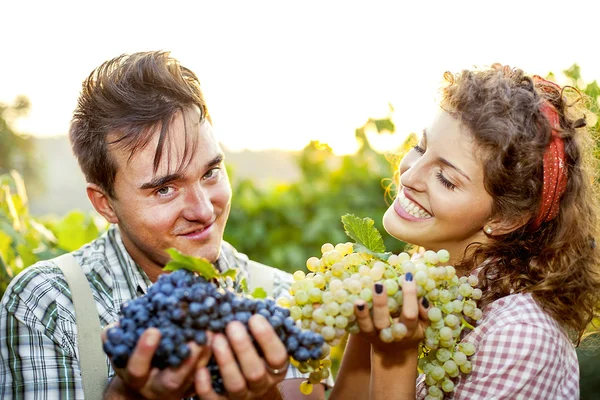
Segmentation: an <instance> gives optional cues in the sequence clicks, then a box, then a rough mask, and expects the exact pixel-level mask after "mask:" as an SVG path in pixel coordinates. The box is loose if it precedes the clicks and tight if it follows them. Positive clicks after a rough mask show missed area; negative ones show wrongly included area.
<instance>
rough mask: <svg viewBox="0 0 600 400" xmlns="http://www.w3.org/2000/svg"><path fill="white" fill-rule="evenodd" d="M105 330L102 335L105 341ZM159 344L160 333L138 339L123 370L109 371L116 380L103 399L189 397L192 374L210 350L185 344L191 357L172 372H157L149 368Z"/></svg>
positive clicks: (177, 399) (150, 332) (149, 331)
mask: <svg viewBox="0 0 600 400" xmlns="http://www.w3.org/2000/svg"><path fill="white" fill-rule="evenodd" d="M108 329H110V326H108V327H106V328H105V329H104V331H103V333H102V339H103V341H105V340H106V331H107V330H108ZM159 342H160V331H159V330H158V329H156V328H149V329H147V330H146V331H145V332H144V333H143V334H142V336H141V337H140V339H139V341H138V343H137V345H136V347H135V349H134V350H133V353H132V354H131V357H130V358H129V361H128V362H127V367H126V368H114V365H113V368H114V370H115V373H116V374H117V376H115V378H114V379H113V380H112V382H111V384H110V385H109V387H108V389H107V390H106V393H105V396H104V398H105V399H115V400H116V399H150V400H152V399H161V400H171V399H174V400H180V399H182V398H184V397H188V396H190V395H193V391H194V373H195V372H196V370H197V368H200V367H204V366H205V365H207V364H208V360H209V359H210V355H211V352H210V347H208V346H202V347H201V346H198V345H197V344H195V343H188V345H189V347H190V350H191V354H190V356H189V357H188V358H187V359H186V360H185V361H184V362H183V363H182V364H181V365H180V366H179V367H177V368H176V369H173V368H166V369H164V370H159V369H158V368H154V367H152V365H151V362H152V357H153V356H154V352H155V351H156V349H157V348H158V345H159Z"/></svg>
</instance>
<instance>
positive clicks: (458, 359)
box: [452, 350, 467, 366]
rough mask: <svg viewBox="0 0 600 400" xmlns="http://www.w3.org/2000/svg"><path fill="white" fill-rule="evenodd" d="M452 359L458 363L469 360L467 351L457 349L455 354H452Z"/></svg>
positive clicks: (461, 363)
mask: <svg viewBox="0 0 600 400" xmlns="http://www.w3.org/2000/svg"><path fill="white" fill-rule="evenodd" d="M452 359H453V360H454V362H455V363H456V365H459V366H460V365H463V364H464V363H465V362H466V361H467V355H466V354H465V353H463V352H462V351H458V350H457V351H455V352H454V354H452Z"/></svg>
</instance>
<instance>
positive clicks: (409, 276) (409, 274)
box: [406, 272, 413, 282]
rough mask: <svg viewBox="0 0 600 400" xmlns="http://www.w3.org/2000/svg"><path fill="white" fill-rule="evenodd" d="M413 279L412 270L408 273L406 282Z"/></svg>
mask: <svg viewBox="0 0 600 400" xmlns="http://www.w3.org/2000/svg"><path fill="white" fill-rule="evenodd" d="M412 280H413V275H412V272H407V273H406V282H411V281H412Z"/></svg>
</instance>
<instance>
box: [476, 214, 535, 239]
mask: <svg viewBox="0 0 600 400" xmlns="http://www.w3.org/2000/svg"><path fill="white" fill-rule="evenodd" d="M529 218H530V216H529V215H528V214H523V215H521V216H519V217H516V218H512V219H509V218H503V217H501V216H499V217H496V218H492V219H490V220H489V221H488V222H487V223H486V224H485V226H484V227H483V231H484V232H485V233H487V234H488V235H489V236H500V235H506V234H507V233H511V232H513V231H516V230H517V229H519V228H520V227H522V226H523V225H525V224H526V223H527V221H529Z"/></svg>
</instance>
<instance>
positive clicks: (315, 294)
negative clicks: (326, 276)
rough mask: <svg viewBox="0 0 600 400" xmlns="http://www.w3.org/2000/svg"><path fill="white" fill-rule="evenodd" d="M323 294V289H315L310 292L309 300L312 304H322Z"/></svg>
mask: <svg viewBox="0 0 600 400" xmlns="http://www.w3.org/2000/svg"><path fill="white" fill-rule="evenodd" d="M322 293H323V292H321V289H319V288H316V287H314V288H312V289H310V290H309V291H308V300H309V301H310V302H311V303H320V302H321V297H322Z"/></svg>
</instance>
